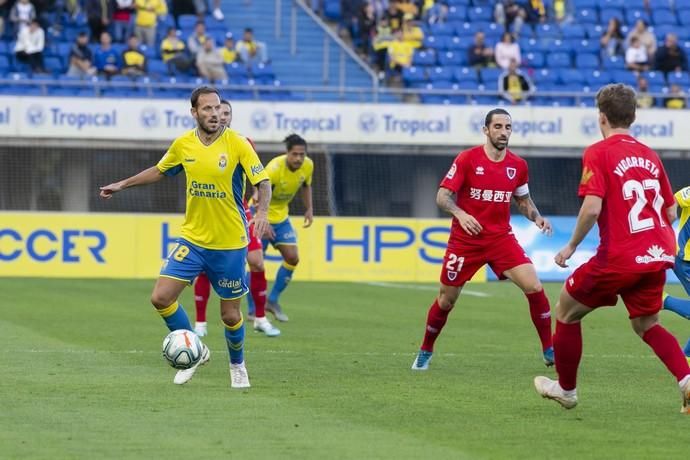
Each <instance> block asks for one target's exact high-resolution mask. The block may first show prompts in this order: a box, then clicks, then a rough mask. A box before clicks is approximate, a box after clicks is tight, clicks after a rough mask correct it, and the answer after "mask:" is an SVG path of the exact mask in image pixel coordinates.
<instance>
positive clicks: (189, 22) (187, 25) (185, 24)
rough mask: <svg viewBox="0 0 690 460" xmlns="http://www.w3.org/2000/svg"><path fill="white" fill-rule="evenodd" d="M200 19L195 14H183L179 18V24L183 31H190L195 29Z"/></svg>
mask: <svg viewBox="0 0 690 460" xmlns="http://www.w3.org/2000/svg"><path fill="white" fill-rule="evenodd" d="M198 20H199V18H198V17H197V16H196V15H195V14H181V15H180V17H178V18H177V23H178V25H179V27H180V30H182V31H190V30H193V29H194V26H195V25H196V23H197V21H198ZM183 33H184V32H183Z"/></svg>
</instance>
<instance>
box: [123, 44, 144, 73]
mask: <svg viewBox="0 0 690 460" xmlns="http://www.w3.org/2000/svg"><path fill="white" fill-rule="evenodd" d="M122 75H129V76H132V77H140V76H143V75H146V56H145V55H144V53H142V52H141V48H140V46H139V39H138V38H137V36H136V35H132V36H130V37H129V38H128V39H127V49H126V50H124V51H123V52H122Z"/></svg>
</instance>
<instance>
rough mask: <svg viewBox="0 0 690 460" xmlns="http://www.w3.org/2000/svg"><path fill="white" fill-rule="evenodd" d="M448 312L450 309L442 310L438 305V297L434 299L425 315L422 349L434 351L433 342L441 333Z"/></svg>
mask: <svg viewBox="0 0 690 460" xmlns="http://www.w3.org/2000/svg"><path fill="white" fill-rule="evenodd" d="M449 313H450V310H448V311H446V310H442V309H441V307H439V306H438V299H436V300H435V301H434V304H433V305H432V306H431V308H430V309H429V314H428V315H427V317H426V332H425V333H424V342H422V347H421V348H422V350H424V351H430V352H431V351H434V342H436V338H437V337H438V336H439V334H440V333H441V329H443V326H445V324H446V321H447V320H448V314H449Z"/></svg>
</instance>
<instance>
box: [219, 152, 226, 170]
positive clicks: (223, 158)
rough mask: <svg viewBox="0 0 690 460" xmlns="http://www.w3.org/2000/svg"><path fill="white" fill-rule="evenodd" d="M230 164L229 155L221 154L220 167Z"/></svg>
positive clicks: (223, 167)
mask: <svg viewBox="0 0 690 460" xmlns="http://www.w3.org/2000/svg"><path fill="white" fill-rule="evenodd" d="M227 165H228V157H227V156H226V155H225V154H224V153H221V154H220V158H219V159H218V167H219V168H220V169H221V170H223V169H225V167H226V166H227Z"/></svg>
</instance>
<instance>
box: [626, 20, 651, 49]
mask: <svg viewBox="0 0 690 460" xmlns="http://www.w3.org/2000/svg"><path fill="white" fill-rule="evenodd" d="M633 38H637V39H638V40H639V41H640V44H641V45H642V46H643V47H644V48H645V50H646V51H647V56H649V57H650V58H651V57H653V56H654V55H655V54H656V36H655V35H654V34H653V33H651V32H650V31H649V29H648V28H647V23H646V22H644V20H643V19H638V20H637V21H636V22H635V27H633V28H632V30H630V32H628V36H627V37H625V44H626V46H628V47H629V46H630V42H631V41H632V39H633Z"/></svg>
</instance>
